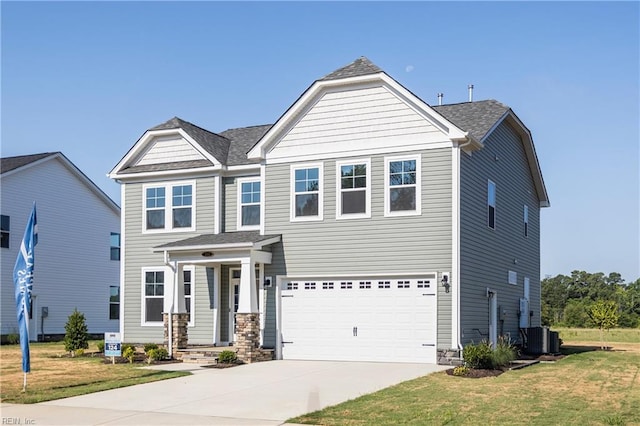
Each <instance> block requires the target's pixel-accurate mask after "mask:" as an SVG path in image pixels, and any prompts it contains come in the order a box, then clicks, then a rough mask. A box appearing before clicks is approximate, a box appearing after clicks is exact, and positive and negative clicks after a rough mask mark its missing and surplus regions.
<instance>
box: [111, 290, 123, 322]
mask: <svg viewBox="0 0 640 426" xmlns="http://www.w3.org/2000/svg"><path fill="white" fill-rule="evenodd" d="M109 319H110V320H117V319H120V286H117V285H112V286H109Z"/></svg>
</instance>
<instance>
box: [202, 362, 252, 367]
mask: <svg viewBox="0 0 640 426" xmlns="http://www.w3.org/2000/svg"><path fill="white" fill-rule="evenodd" d="M239 365H242V363H241V362H237V363H224V362H219V363H217V364H207V365H201V367H205V368H231V367H237V366H239Z"/></svg>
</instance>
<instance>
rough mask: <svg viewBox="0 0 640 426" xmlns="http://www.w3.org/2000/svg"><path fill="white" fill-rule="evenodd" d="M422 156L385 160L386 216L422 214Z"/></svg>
mask: <svg viewBox="0 0 640 426" xmlns="http://www.w3.org/2000/svg"><path fill="white" fill-rule="evenodd" d="M420 191H421V186H420V156H419V155H415V156H410V157H393V158H385V194H384V196H385V216H403V215H416V214H420V212H421V202H420Z"/></svg>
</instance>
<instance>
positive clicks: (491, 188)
mask: <svg viewBox="0 0 640 426" xmlns="http://www.w3.org/2000/svg"><path fill="white" fill-rule="evenodd" d="M487 225H488V226H489V228H491V229H496V184H495V183H493V182H492V181H489V182H488V184H487Z"/></svg>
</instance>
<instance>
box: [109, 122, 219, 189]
mask: <svg viewBox="0 0 640 426" xmlns="http://www.w3.org/2000/svg"><path fill="white" fill-rule="evenodd" d="M229 144H230V141H229V140H228V139H227V138H225V137H223V136H220V135H218V134H215V133H212V132H209V131H208V130H205V129H203V128H201V127H198V126H196V125H194V124H191V123H189V122H188V121H184V120H182V119H180V118H178V117H174V118H172V119H170V120H168V121H166V122H164V123H162V124H159V125H157V126H155V127H152V128H150V129H149V130H147V131H146V132H145V133H144V134H143V135H142V137H141V138H140V139H138V141H137V142H136V143H135V144H134V146H133V147H132V148H131V149H130V150H129V152H128V153H127V154H126V155H125V156H124V157H123V158H122V159H121V160H120V162H119V163H118V164H117V165H116V166H115V167H114V168H113V170H112V171H111V172H110V173H109V177H111V178H114V179H121V178H125V177H136V176H147V175H158V174H167V173H185V172H189V171H212V170H218V169H220V168H221V167H222V166H223V165H224V164H225V163H226V160H227V155H228V152H229Z"/></svg>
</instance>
